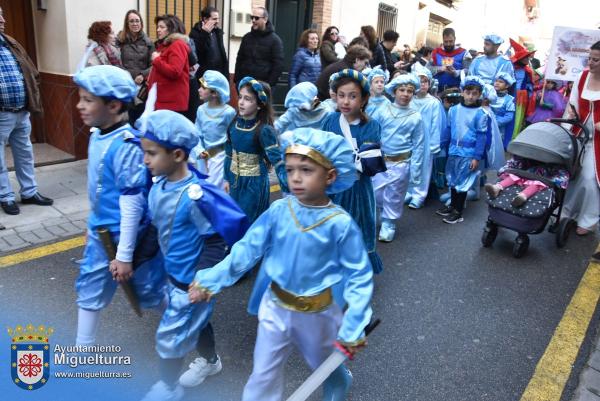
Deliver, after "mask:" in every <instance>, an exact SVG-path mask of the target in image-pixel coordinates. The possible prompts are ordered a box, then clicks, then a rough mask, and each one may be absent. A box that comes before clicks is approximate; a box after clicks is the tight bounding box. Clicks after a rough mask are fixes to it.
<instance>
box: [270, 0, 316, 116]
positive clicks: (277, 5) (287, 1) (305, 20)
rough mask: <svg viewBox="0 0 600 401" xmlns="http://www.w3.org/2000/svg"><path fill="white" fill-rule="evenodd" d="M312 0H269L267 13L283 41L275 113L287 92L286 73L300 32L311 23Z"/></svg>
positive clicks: (278, 110)
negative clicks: (281, 64) (281, 66)
mask: <svg viewBox="0 0 600 401" xmlns="http://www.w3.org/2000/svg"><path fill="white" fill-rule="evenodd" d="M312 5H313V2H312V0H271V1H269V15H271V22H272V23H273V25H274V26H275V32H276V33H277V35H279V37H280V38H281V40H282V42H283V54H284V58H283V67H284V68H283V73H282V74H281V76H280V77H279V81H278V83H277V85H276V86H275V88H273V107H274V108H275V112H276V113H282V112H283V111H284V110H285V108H284V107H283V103H284V101H285V95H286V94H287V92H288V89H289V86H288V74H289V71H290V68H291V67H292V58H293V57H294V53H295V52H296V49H297V48H298V40H299V39H300V34H302V31H304V30H305V29H308V28H309V27H310V25H311V23H312Z"/></svg>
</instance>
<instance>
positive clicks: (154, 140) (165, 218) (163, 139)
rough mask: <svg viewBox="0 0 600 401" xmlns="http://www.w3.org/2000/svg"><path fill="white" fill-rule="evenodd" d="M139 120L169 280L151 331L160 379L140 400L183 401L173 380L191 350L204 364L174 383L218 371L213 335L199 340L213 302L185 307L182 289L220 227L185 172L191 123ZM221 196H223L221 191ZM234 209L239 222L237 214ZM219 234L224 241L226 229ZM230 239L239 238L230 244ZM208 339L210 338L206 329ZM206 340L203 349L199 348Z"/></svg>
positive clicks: (197, 182)
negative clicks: (157, 321)
mask: <svg viewBox="0 0 600 401" xmlns="http://www.w3.org/2000/svg"><path fill="white" fill-rule="evenodd" d="M141 119H144V120H145V121H143V122H141V124H140V125H142V126H143V130H144V131H143V132H142V133H141V135H142V139H141V142H142V143H141V144H142V147H143V149H144V162H145V164H146V166H147V167H148V170H149V171H150V172H151V173H152V175H153V176H154V179H153V181H154V185H153V186H152V188H151V190H150V194H149V195H148V206H149V210H150V217H151V219H152V224H153V225H154V226H155V227H156V229H157V232H158V242H159V245H160V249H161V251H162V254H163V255H164V262H165V270H166V273H167V275H168V279H169V284H168V305H167V307H166V310H165V311H164V313H163V316H162V318H161V320H160V324H159V326H158V330H157V332H156V351H157V352H158V355H159V356H160V360H159V372H160V380H159V381H158V382H157V383H155V384H154V386H153V387H152V389H151V390H150V391H149V392H148V394H147V395H146V397H145V398H144V401H152V400H156V401H159V400H160V401H162V400H179V399H181V398H182V397H183V388H182V387H181V385H179V384H178V383H177V382H178V377H179V373H180V371H181V368H182V365H183V360H184V357H185V356H186V354H187V353H189V352H190V351H191V350H193V349H194V348H197V349H198V351H199V353H200V355H202V358H203V359H204V361H205V363H204V364H202V365H203V366H202V369H195V368H193V367H194V366H195V363H196V361H195V362H194V363H192V365H191V366H192V368H191V369H190V370H189V371H188V372H186V373H184V375H182V377H181V378H180V379H179V382H180V384H182V385H186V386H187V387H190V386H191V385H198V384H200V383H201V382H202V381H203V380H204V378H206V377H207V376H209V375H212V374H216V373H218V372H219V371H220V370H221V361H220V359H219V357H218V356H217V354H216V352H215V349H214V337H213V338H210V339H208V341H207V340H206V339H204V341H201V337H200V333H201V331H202V330H203V329H204V328H205V327H206V326H207V325H208V324H209V323H208V322H209V319H210V317H211V315H212V312H213V307H214V303H213V302H209V303H203V304H191V303H190V302H189V299H188V295H187V291H188V289H189V286H190V284H191V283H192V281H193V279H194V275H195V274H196V268H197V267H198V264H199V263H201V258H202V257H203V255H204V253H206V252H207V245H208V242H207V241H209V239H210V238H212V237H214V236H215V235H216V234H217V232H219V231H220V230H219V227H217V226H215V225H214V224H220V227H222V223H221V222H220V221H217V222H216V223H215V222H214V221H211V216H210V215H206V214H205V211H204V210H203V209H202V208H201V206H200V205H199V204H198V202H201V201H202V199H201V198H203V197H206V196H209V194H205V193H204V191H208V190H209V189H210V188H209V185H210V184H209V183H207V181H204V180H203V179H201V178H200V177H201V176H200V175H199V174H198V175H197V174H196V172H194V171H190V169H189V168H188V164H187V163H188V156H189V153H190V152H191V150H192V149H193V148H194V147H195V146H196V145H197V143H198V133H197V132H196V129H195V127H194V125H193V124H192V123H191V122H190V121H189V120H188V119H187V118H185V117H184V116H182V115H181V114H178V113H176V112H173V111H169V110H159V111H155V112H151V113H148V114H147V115H145V116H142V118H141ZM212 188H213V191H219V190H218V189H216V187H212ZM223 196H225V197H226V195H225V194H224V193H223ZM231 203H233V201H231ZM210 207H211V208H217V205H216V201H211V202H210ZM238 211H239V213H238V215H239V216H242V220H243V214H242V212H241V210H239V209H238ZM239 224H243V221H240V222H239ZM224 235H225V237H227V238H229V236H230V235H231V231H229V232H226V233H224ZM235 239H239V236H238V237H237V238H234V239H230V240H235ZM217 261H218V260H217ZM217 261H213V263H215V262H217ZM208 335H209V336H211V337H212V330H210V333H209V334H208ZM207 342H208V343H209V346H208V347H206V346H203V345H204V344H206V343H207Z"/></svg>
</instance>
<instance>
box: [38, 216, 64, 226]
mask: <svg viewBox="0 0 600 401" xmlns="http://www.w3.org/2000/svg"><path fill="white" fill-rule="evenodd" d="M68 222H69V219H68V218H67V217H53V218H51V219H46V220H44V221H43V222H42V224H43V225H44V226H45V227H50V226H57V225H59V224H64V223H68Z"/></svg>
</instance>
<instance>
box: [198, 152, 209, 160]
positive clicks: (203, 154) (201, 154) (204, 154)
mask: <svg viewBox="0 0 600 401" xmlns="http://www.w3.org/2000/svg"><path fill="white" fill-rule="evenodd" d="M199 156H200V158H201V159H204V160H206V159H208V152H202V153H200V154H199Z"/></svg>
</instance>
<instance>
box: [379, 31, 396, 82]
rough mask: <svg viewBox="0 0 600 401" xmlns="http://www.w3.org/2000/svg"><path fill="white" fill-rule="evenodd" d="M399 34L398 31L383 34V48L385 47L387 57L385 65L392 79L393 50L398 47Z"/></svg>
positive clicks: (384, 51) (384, 53)
mask: <svg viewBox="0 0 600 401" xmlns="http://www.w3.org/2000/svg"><path fill="white" fill-rule="evenodd" d="M399 37H400V35H398V32H396V31H392V30H389V31H385V32H384V33H383V40H382V41H381V47H383V55H384V56H385V64H386V67H387V69H388V71H389V72H390V77H391V76H392V75H393V74H394V64H395V63H394V59H393V57H392V50H394V47H396V44H397V43H398V38H399Z"/></svg>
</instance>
